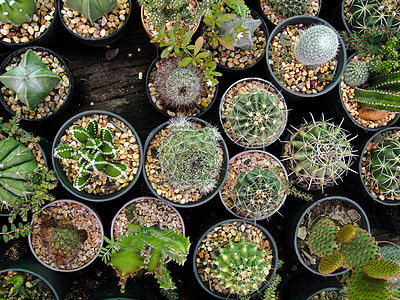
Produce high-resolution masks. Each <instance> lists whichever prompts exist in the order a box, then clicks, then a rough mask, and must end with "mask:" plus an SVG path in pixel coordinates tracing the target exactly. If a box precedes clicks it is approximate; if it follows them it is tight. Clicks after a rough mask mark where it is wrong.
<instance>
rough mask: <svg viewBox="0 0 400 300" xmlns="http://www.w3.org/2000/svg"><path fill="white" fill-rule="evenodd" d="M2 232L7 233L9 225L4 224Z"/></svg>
mask: <svg viewBox="0 0 400 300" xmlns="http://www.w3.org/2000/svg"><path fill="white" fill-rule="evenodd" d="M1 232H2V233H6V232H7V225H3V228H2V229H1Z"/></svg>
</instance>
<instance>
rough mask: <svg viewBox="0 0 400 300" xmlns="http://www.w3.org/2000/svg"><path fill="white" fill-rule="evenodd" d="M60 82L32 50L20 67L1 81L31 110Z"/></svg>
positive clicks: (0, 77)
mask: <svg viewBox="0 0 400 300" xmlns="http://www.w3.org/2000/svg"><path fill="white" fill-rule="evenodd" d="M60 80H61V78H60V77H59V76H58V75H57V74H56V73H54V72H52V71H51V70H50V69H49V68H47V67H46V66H45V64H44V63H43V62H42V61H41V60H40V58H39V57H37V55H36V54H35V53H34V52H33V51H32V50H31V49H29V50H27V51H26V52H25V54H24V55H23V56H22V59H21V61H20V63H19V64H18V66H16V67H14V68H11V69H10V70H8V71H7V72H6V73H4V74H2V75H0V81H1V82H2V83H3V84H4V85H5V86H6V87H8V88H9V89H11V90H12V91H13V92H14V93H16V94H17V97H18V99H19V100H20V101H21V102H22V103H24V104H25V105H26V106H28V108H29V109H30V110H34V109H35V108H36V107H37V106H38V104H39V103H41V102H43V101H44V99H45V98H46V96H47V95H48V94H50V92H51V91H52V90H53V88H54V87H55V86H56V85H57V83H58V82H59V81H60Z"/></svg>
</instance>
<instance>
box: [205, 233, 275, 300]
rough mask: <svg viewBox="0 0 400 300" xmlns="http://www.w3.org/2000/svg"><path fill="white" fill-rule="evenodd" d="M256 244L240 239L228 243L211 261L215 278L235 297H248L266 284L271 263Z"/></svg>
mask: <svg viewBox="0 0 400 300" xmlns="http://www.w3.org/2000/svg"><path fill="white" fill-rule="evenodd" d="M257 247H258V246H257V244H256V243H250V242H248V241H246V239H244V238H242V239H241V240H240V241H239V242H234V241H232V240H231V241H229V243H228V245H227V246H226V247H225V248H220V249H219V255H217V256H216V257H215V259H214V260H213V264H214V265H215V266H216V269H215V277H216V278H218V279H219V281H220V283H221V284H222V285H223V286H224V287H225V288H226V289H228V290H229V294H233V295H234V296H235V297H238V298H242V297H244V298H245V297H248V296H249V295H251V294H252V293H254V292H256V291H257V290H258V289H259V288H261V286H262V285H263V284H264V283H265V282H266V279H267V278H266V277H267V276H268V274H269V272H270V270H271V262H270V260H269V258H268V256H267V254H266V253H265V252H262V251H260V250H258V248H257Z"/></svg>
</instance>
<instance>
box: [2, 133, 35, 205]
mask: <svg viewBox="0 0 400 300" xmlns="http://www.w3.org/2000/svg"><path fill="white" fill-rule="evenodd" d="M35 169H36V160H35V157H34V156H33V154H32V151H31V150H30V149H28V148H27V147H25V146H24V145H23V144H21V143H20V142H18V141H17V140H15V139H14V138H11V137H10V138H8V139H3V140H0V199H1V200H2V202H3V203H5V204H7V205H9V206H14V205H15V203H16V201H17V200H18V199H19V198H21V197H24V196H25V195H26V194H30V193H31V192H33V190H32V188H31V187H29V186H28V185H27V183H28V182H29V181H30V180H31V178H32V175H33V173H34V171H35Z"/></svg>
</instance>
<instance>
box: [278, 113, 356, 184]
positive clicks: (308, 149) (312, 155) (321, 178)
mask: <svg viewBox="0 0 400 300" xmlns="http://www.w3.org/2000/svg"><path fill="white" fill-rule="evenodd" d="M287 143H288V145H286V146H287V148H286V147H285V150H286V151H285V153H284V155H283V159H284V160H285V161H286V162H287V165H288V167H289V170H290V171H291V172H292V173H293V174H294V176H295V180H296V181H297V182H299V183H300V184H302V185H303V186H305V187H306V186H307V187H308V188H310V187H312V186H316V187H319V188H321V187H322V188H323V187H324V186H326V185H331V184H333V183H335V182H336V181H337V180H338V179H340V178H341V176H342V175H343V174H345V173H346V172H347V171H348V170H350V165H351V163H352V158H353V157H354V156H355V154H354V153H353V147H352V145H351V144H350V140H349V135H348V134H347V132H346V131H345V130H344V129H342V128H341V127H340V126H338V125H335V124H333V123H329V122H327V121H325V120H323V121H319V122H315V121H313V123H306V124H304V125H302V126H300V128H299V129H297V130H296V131H295V132H294V133H293V134H292V135H291V138H290V141H288V142H287Z"/></svg>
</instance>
